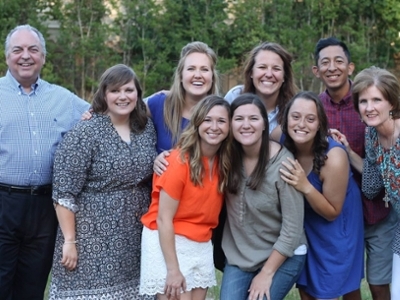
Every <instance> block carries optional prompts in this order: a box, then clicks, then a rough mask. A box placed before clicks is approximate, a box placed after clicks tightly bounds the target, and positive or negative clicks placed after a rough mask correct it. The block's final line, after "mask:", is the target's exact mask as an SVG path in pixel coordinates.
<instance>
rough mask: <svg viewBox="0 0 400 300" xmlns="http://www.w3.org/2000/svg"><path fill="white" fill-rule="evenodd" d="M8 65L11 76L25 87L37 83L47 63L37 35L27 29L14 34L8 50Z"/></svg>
mask: <svg viewBox="0 0 400 300" xmlns="http://www.w3.org/2000/svg"><path fill="white" fill-rule="evenodd" d="M6 63H7V65H8V68H9V70H10V72H11V74H12V75H13V76H14V78H15V79H16V80H17V81H18V82H19V83H20V84H21V85H22V86H23V87H30V85H32V84H33V83H34V82H36V80H37V78H38V76H39V74H40V71H41V69H42V67H43V65H44V63H45V56H44V53H43V49H42V46H41V45H40V41H39V37H38V36H37V34H36V33H35V32H33V31H30V30H27V29H21V30H18V31H16V32H14V33H13V34H12V36H11V38H10V44H9V48H8V49H7V53H6Z"/></svg>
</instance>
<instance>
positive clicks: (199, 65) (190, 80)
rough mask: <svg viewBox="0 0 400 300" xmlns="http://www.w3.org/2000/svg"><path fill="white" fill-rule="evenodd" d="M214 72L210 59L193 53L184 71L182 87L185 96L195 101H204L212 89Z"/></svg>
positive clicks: (187, 59) (185, 64)
mask: <svg viewBox="0 0 400 300" xmlns="http://www.w3.org/2000/svg"><path fill="white" fill-rule="evenodd" d="M212 81H213V71H212V66H211V61H210V58H209V57H208V56H207V55H206V54H204V53H196V52H195V53H191V54H189V55H188V56H187V57H186V59H185V63H184V66H183V70H182V86H183V89H184V90H185V95H186V96H187V97H190V98H194V99H198V100H200V99H203V98H204V97H205V96H206V95H207V94H208V92H209V91H210V89H211V86H212Z"/></svg>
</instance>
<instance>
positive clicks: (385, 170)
mask: <svg viewBox="0 0 400 300" xmlns="http://www.w3.org/2000/svg"><path fill="white" fill-rule="evenodd" d="M395 128H396V123H395V122H394V121H393V131H392V136H391V138H390V145H389V151H385V150H384V148H383V147H382V144H381V142H380V141H379V135H378V142H379V146H378V151H379V152H380V154H381V155H382V162H381V164H380V169H381V173H382V178H383V186H384V187H385V197H383V201H385V207H389V201H390V197H389V192H388V191H389V190H390V159H391V157H392V155H393V148H394V145H393V140H394V133H395Z"/></svg>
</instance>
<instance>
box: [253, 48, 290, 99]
mask: <svg viewBox="0 0 400 300" xmlns="http://www.w3.org/2000/svg"><path fill="white" fill-rule="evenodd" d="M283 67H284V64H283V60H282V58H281V57H280V56H279V55H278V54H276V53H274V52H272V51H268V50H261V51H260V52H259V53H258V54H257V55H256V56H255V61H254V66H253V70H252V74H251V77H252V79H253V85H254V87H255V89H256V93H257V95H258V96H260V97H261V98H264V99H266V98H270V97H277V96H278V95H279V90H280V88H281V86H282V84H283V82H284V76H285V72H284V68H283Z"/></svg>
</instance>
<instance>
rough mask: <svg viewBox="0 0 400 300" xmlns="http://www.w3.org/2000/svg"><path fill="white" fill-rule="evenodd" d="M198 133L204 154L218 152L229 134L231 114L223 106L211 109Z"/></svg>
mask: <svg viewBox="0 0 400 300" xmlns="http://www.w3.org/2000/svg"><path fill="white" fill-rule="evenodd" d="M198 131H199V135H200V139H201V141H200V147H201V149H202V152H203V153H209V152H210V150H212V151H217V150H218V148H219V147H220V146H221V143H222V142H223V141H224V140H225V139H226V138H227V136H228V134H229V114H228V111H227V110H226V108H225V107H223V106H221V105H216V106H214V107H213V108H211V109H210V111H209V112H208V113H207V115H206V117H205V118H204V120H203V122H202V123H201V124H200V126H199V129H198Z"/></svg>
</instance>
